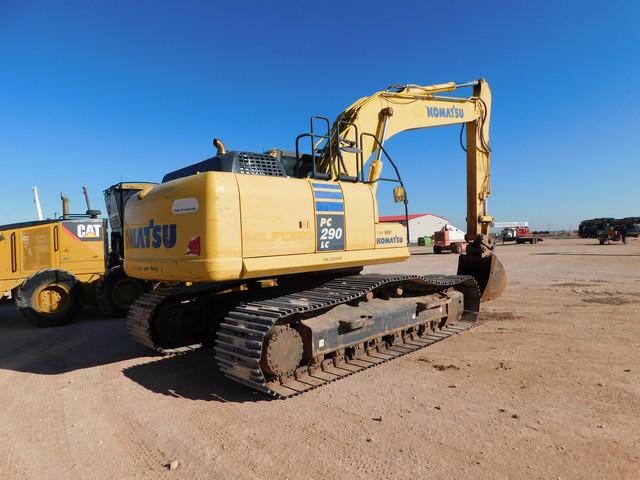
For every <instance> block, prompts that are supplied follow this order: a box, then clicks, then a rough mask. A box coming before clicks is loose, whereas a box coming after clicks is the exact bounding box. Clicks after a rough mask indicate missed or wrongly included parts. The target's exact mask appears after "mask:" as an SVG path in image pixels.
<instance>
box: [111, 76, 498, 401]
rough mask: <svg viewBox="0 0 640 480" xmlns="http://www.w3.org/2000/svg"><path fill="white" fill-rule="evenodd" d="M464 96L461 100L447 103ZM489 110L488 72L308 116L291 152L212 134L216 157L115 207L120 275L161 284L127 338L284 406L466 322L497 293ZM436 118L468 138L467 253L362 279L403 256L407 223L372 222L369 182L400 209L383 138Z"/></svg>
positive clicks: (391, 91)
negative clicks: (184, 357)
mask: <svg viewBox="0 0 640 480" xmlns="http://www.w3.org/2000/svg"><path fill="white" fill-rule="evenodd" d="M463 88H471V89H472V92H471V95H470V96H468V97H466V96H452V95H450V93H451V92H454V91H458V90H461V89H463ZM490 113H491V91H490V88H489V85H488V83H487V82H486V81H485V80H484V79H480V80H477V81H473V82H468V83H462V84H456V83H453V82H450V83H444V84H438V85H431V86H418V85H399V86H392V87H390V88H388V89H387V90H384V91H380V92H377V93H374V94H373V95H371V96H368V97H364V98H362V99H360V100H358V101H356V102H355V103H353V104H352V105H351V106H349V107H348V108H347V109H346V110H345V111H344V112H342V113H341V114H340V115H339V116H338V117H337V119H336V120H335V122H333V123H331V122H330V120H329V119H328V118H326V117H321V116H314V117H312V118H311V124H310V131H309V133H305V134H302V135H300V136H298V137H297V138H296V142H295V144H296V148H295V152H289V151H284V150H278V149H274V150H270V151H267V152H264V153H254V152H246V151H227V149H226V148H225V146H224V144H223V143H222V142H221V141H219V140H217V139H216V140H214V146H215V147H216V149H217V154H216V155H215V156H214V157H212V158H209V159H207V160H204V161H202V162H200V163H197V164H194V165H190V166H188V167H185V168H182V169H180V170H176V171H174V172H171V173H169V174H167V175H166V176H165V177H164V179H163V181H162V183H160V184H158V185H154V186H150V187H148V188H145V189H143V190H142V191H140V192H139V193H136V194H135V195H132V196H131V198H130V199H129V201H128V202H127V208H126V212H125V216H124V222H123V223H124V250H125V252H126V255H125V257H124V258H125V259H124V268H125V270H126V273H127V274H128V275H129V276H131V277H134V278H139V279H143V280H148V281H161V282H163V284H164V285H166V286H165V287H162V288H158V289H155V290H154V291H151V292H148V293H146V294H144V295H142V296H141V297H140V298H139V299H138V300H137V301H136V302H135V303H134V304H133V305H132V307H131V308H130V309H129V314H128V320H127V324H128V329H129V332H130V333H131V335H132V337H133V338H134V339H135V340H137V341H138V342H140V343H141V344H143V345H145V346H147V347H149V348H151V349H154V350H155V351H157V352H161V353H165V354H172V353H179V352H187V351H190V350H193V349H196V348H202V347H207V346H209V347H213V348H212V354H213V355H215V359H216V361H217V364H218V366H219V368H220V370H221V371H222V372H223V373H224V375H226V376H227V377H229V378H230V379H232V380H234V381H236V382H239V383H241V384H244V385H246V386H248V387H250V388H252V389H254V390H257V391H260V392H263V393H265V394H267V395H270V396H273V397H277V398H286V397H290V396H292V395H296V394H300V393H302V392H305V391H307V390H310V389H313V388H316V387H319V386H321V385H324V384H326V383H329V382H332V381H334V380H338V379H340V378H342V377H344V376H347V375H350V374H352V373H355V372H358V371H361V370H364V369H366V368H369V367H372V366H375V365H378V364H380V363H383V362H386V361H389V360H392V359H394V358H397V357H399V356H402V355H404V354H406V353H409V352H412V351H415V350H417V349H421V348H424V347H426V346H429V345H431V344H433V343H435V342H438V341H441V340H443V339H446V338H448V337H450V336H452V335H455V334H457V333H460V332H463V331H464V330H466V329H468V328H470V327H471V326H473V324H474V323H475V322H476V319H477V316H478V312H479V308H480V301H481V299H482V300H489V299H493V298H497V297H498V296H499V295H500V294H501V292H502V290H503V289H504V287H505V284H506V276H505V273H504V270H503V268H502V265H501V263H500V262H499V260H498V258H497V257H496V255H495V254H494V243H493V241H492V239H491V237H490V235H489V227H490V225H491V222H492V220H493V219H492V217H491V216H490V215H489V214H488V212H487V197H488V196H489V194H490V190H489V166H490V162H489V159H490V152H491V150H490V147H489V121H490ZM445 125H461V133H460V135H461V139H462V136H463V132H464V130H465V129H466V155H467V234H466V240H467V241H468V242H469V244H468V247H467V249H466V253H465V254H462V255H460V257H459V264H458V271H457V274H456V275H438V274H432V275H418V274H411V273H402V274H363V273H361V270H362V269H363V267H365V266H369V265H377V264H382V263H390V262H400V261H403V260H406V259H407V258H408V257H409V249H408V236H407V231H406V228H405V227H404V226H403V225H401V224H399V223H398V224H390V223H380V222H379V221H378V203H377V201H376V192H377V189H378V186H379V185H380V183H381V182H392V183H395V186H394V188H393V195H394V200H395V201H396V202H399V203H404V208H405V213H406V212H407V192H406V190H405V187H404V184H403V181H402V178H401V176H400V170H399V169H398V168H397V165H396V164H395V163H394V161H393V160H392V159H391V157H390V156H389V153H388V152H387V150H386V149H385V146H384V145H385V141H386V140H388V139H389V138H390V137H392V136H394V135H396V134H398V133H400V132H403V131H406V130H412V129H419V128H429V127H437V126H445ZM385 163H388V164H389V165H390V167H391V171H392V172H393V175H387V176H383V175H382V172H383V165H384V164H385ZM172 283H173V286H170V285H171V284H172Z"/></svg>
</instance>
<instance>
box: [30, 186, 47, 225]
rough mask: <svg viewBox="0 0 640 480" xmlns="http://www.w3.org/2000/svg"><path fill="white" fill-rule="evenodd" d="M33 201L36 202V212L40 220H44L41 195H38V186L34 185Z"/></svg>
mask: <svg viewBox="0 0 640 480" xmlns="http://www.w3.org/2000/svg"><path fill="white" fill-rule="evenodd" d="M32 190H33V203H35V204H36V214H37V215H38V220H44V217H43V216H42V207H41V206H40V197H39V196H38V187H33V188H32Z"/></svg>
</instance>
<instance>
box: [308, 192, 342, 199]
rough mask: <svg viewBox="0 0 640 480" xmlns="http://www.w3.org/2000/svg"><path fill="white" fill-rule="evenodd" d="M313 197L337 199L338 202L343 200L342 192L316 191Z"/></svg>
mask: <svg viewBox="0 0 640 480" xmlns="http://www.w3.org/2000/svg"><path fill="white" fill-rule="evenodd" d="M313 195H314V196H315V197H316V198H337V199H338V200H342V192H318V191H317V190H316V191H315V192H313Z"/></svg>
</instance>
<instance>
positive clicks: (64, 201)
mask: <svg viewBox="0 0 640 480" xmlns="http://www.w3.org/2000/svg"><path fill="white" fill-rule="evenodd" d="M60 199H61V200H62V218H63V219H64V220H67V219H68V218H69V197H67V196H66V195H65V194H64V193H61V194H60Z"/></svg>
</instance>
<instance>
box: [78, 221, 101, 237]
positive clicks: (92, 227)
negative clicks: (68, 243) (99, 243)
mask: <svg viewBox="0 0 640 480" xmlns="http://www.w3.org/2000/svg"><path fill="white" fill-rule="evenodd" d="M76 233H77V237H78V238H79V239H80V240H99V239H100V238H102V225H101V224H97V223H88V224H85V223H79V224H78V227H77V229H76Z"/></svg>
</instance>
